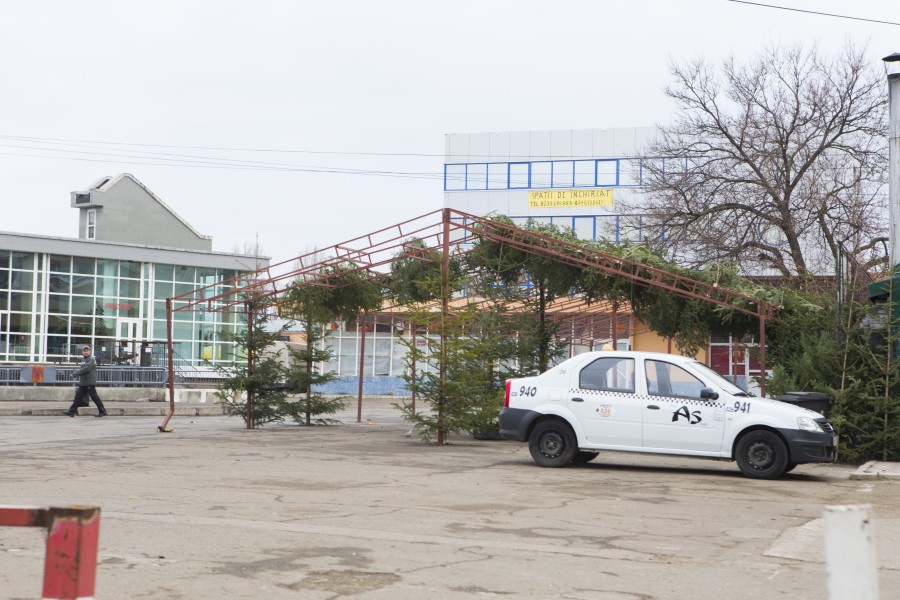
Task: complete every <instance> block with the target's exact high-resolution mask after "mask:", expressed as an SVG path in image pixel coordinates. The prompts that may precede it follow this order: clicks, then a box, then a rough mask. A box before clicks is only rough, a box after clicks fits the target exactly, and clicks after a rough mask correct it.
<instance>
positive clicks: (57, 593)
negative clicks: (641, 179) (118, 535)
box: [0, 506, 100, 600]
mask: <svg viewBox="0 0 900 600" xmlns="http://www.w3.org/2000/svg"><path fill="white" fill-rule="evenodd" d="M0 526H6V527H42V528H44V529H46V530H47V555H46V558H45V559H44V587H43V593H42V595H41V597H42V598H44V599H45V600H76V599H87V598H93V597H94V584H95V581H96V574H97V547H98V545H99V539H100V508H98V507H95V506H67V507H52V508H31V507H26V506H0Z"/></svg>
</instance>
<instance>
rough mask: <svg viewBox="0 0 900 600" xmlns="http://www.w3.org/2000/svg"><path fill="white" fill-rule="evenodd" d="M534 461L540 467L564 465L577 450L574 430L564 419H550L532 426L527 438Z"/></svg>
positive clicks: (570, 460)
mask: <svg viewBox="0 0 900 600" xmlns="http://www.w3.org/2000/svg"><path fill="white" fill-rule="evenodd" d="M528 449H529V450H530V451H531V457H532V458H533V459H534V462H536V463H537V464H539V465H540V466H542V467H564V466H566V465H567V464H569V463H570V462H572V458H574V456H575V453H576V452H577V451H578V446H577V444H576V442H575V432H573V431H572V428H571V427H569V424H568V423H566V422H565V421H559V420H556V419H551V420H547V421H541V422H540V423H538V424H537V425H535V426H534V429H533V430H532V431H531V436H529V438H528Z"/></svg>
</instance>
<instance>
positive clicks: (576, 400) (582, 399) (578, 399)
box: [572, 398, 584, 402]
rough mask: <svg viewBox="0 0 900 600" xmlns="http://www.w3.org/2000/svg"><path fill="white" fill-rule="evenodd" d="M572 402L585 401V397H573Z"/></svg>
mask: <svg viewBox="0 0 900 600" xmlns="http://www.w3.org/2000/svg"><path fill="white" fill-rule="evenodd" d="M572 402H584V398H572Z"/></svg>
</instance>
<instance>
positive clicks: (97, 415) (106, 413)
mask: <svg viewBox="0 0 900 600" xmlns="http://www.w3.org/2000/svg"><path fill="white" fill-rule="evenodd" d="M94 416H95V417H106V416H109V413H108V412H102V413H97V414H96V415H94Z"/></svg>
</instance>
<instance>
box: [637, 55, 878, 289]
mask: <svg viewBox="0 0 900 600" xmlns="http://www.w3.org/2000/svg"><path fill="white" fill-rule="evenodd" d="M671 71H672V75H673V76H674V83H673V84H672V85H671V86H669V87H668V88H667V89H666V94H667V95H668V96H669V97H670V98H672V99H673V100H674V101H675V103H676V105H677V106H678V108H679V112H678V116H677V117H676V119H675V121H674V123H673V124H672V125H671V126H670V127H663V128H662V129H661V135H660V136H659V138H658V139H657V141H656V142H654V143H653V144H652V145H651V147H649V148H647V149H645V152H644V154H645V156H650V157H653V158H650V159H647V158H645V159H643V160H642V165H643V182H644V185H645V186H646V187H645V190H646V192H647V194H646V196H645V198H644V199H643V200H642V206H641V207H640V210H641V212H643V213H644V215H645V217H644V222H643V227H644V232H645V235H648V234H649V235H648V239H649V240H650V242H651V243H652V244H655V245H658V247H659V248H661V249H662V250H665V251H666V252H668V253H669V254H670V255H671V256H673V257H674V258H676V259H678V260H679V261H682V262H683V263H686V264H690V265H692V266H697V265H702V264H704V263H708V262H710V261H716V260H730V261H734V262H736V263H737V264H738V265H739V266H740V267H741V268H742V269H744V270H746V271H753V272H757V273H758V272H760V271H766V270H770V269H774V270H775V272H776V273H778V274H780V275H782V276H785V277H791V276H798V277H800V278H804V277H806V276H809V275H815V274H821V273H826V272H832V271H831V265H833V264H834V263H833V257H834V252H835V250H836V247H837V245H838V244H843V245H844V247H845V248H846V249H847V250H848V251H849V252H851V253H853V254H855V255H856V256H857V258H859V259H860V260H861V262H862V263H864V264H867V263H868V264H869V266H871V265H872V264H874V263H875V262H877V261H878V260H883V258H884V257H883V253H881V245H879V244H878V239H879V236H882V235H884V233H885V231H886V229H887V228H886V223H885V220H886V219H885V216H886V210H885V205H886V198H885V194H884V185H885V182H886V172H887V137H886V130H887V122H886V119H887V116H886V105H887V98H886V96H887V94H886V90H885V83H884V77H883V76H881V75H879V74H878V73H877V72H876V71H875V70H874V69H873V68H872V67H871V66H870V65H869V61H868V60H867V59H866V57H865V54H864V52H863V51H862V50H859V49H857V48H855V47H853V46H849V45H848V46H847V47H845V48H844V50H843V51H842V52H841V53H840V55H838V56H837V57H834V58H829V57H823V56H821V55H820V53H819V52H818V51H817V50H816V48H815V47H813V48H811V49H805V48H801V47H796V48H789V49H784V48H777V47H775V48H770V49H768V50H766V51H765V52H764V53H762V54H761V55H760V56H759V57H757V58H756V59H754V60H752V61H751V62H750V63H749V64H747V65H745V66H742V65H738V64H737V63H736V62H735V60H734V59H733V58H732V59H730V60H727V61H725V62H724V63H723V64H722V65H721V66H720V67H719V68H716V67H713V66H710V65H709V64H707V63H705V62H704V61H702V60H697V61H694V62H691V63H687V64H684V65H675V64H673V65H672V66H671ZM648 226H649V227H648Z"/></svg>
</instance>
